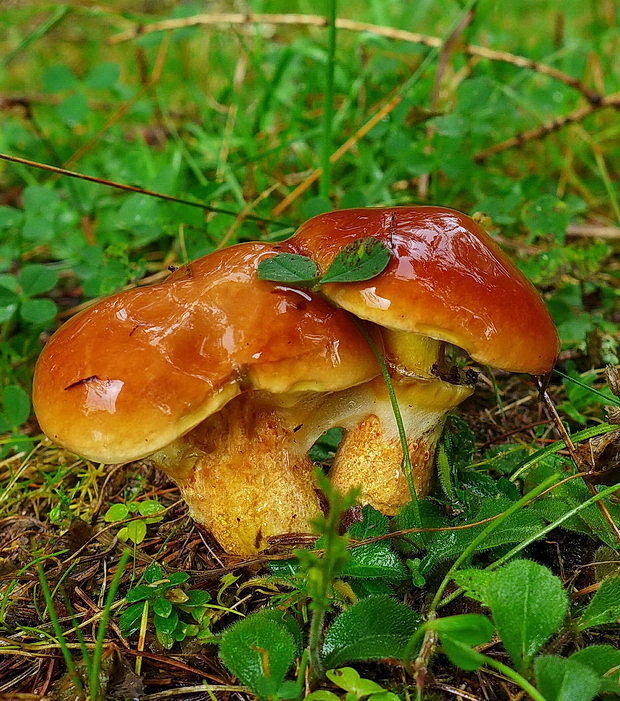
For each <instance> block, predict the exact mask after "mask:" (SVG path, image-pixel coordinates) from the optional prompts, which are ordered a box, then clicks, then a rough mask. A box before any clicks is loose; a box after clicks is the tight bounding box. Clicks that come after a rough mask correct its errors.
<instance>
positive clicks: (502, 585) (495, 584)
mask: <svg viewBox="0 0 620 701" xmlns="http://www.w3.org/2000/svg"><path fill="white" fill-rule="evenodd" d="M486 590H487V595H488V600H487V601H486V602H485V603H486V604H487V605H488V606H489V607H490V609H491V612H492V614H493V620H494V621H495V626H496V627H497V631H498V633H499V635H500V637H501V639H502V642H503V643H504V647H505V648H506V650H507V651H508V653H509V655H510V657H511V658H512V660H513V662H514V663H515V665H516V666H517V668H518V669H519V670H522V671H525V670H526V669H527V668H528V667H529V665H530V662H531V661H532V659H533V658H534V655H535V654H536V653H537V652H538V651H539V650H540V648H541V647H542V646H543V645H544V644H545V643H546V642H547V640H548V639H549V638H550V637H551V636H552V635H553V634H554V633H555V631H556V630H557V629H558V628H559V626H560V624H561V623H562V621H563V620H564V617H565V616H566V610H567V608H568V598H567V596H566V591H565V590H564V587H563V586H562V582H561V580H560V579H559V578H558V577H556V576H555V575H554V574H552V573H551V571H550V570H548V569H547V568H546V567H543V566H542V565H539V564H537V563H536V562H531V561H530V560H516V561H514V562H511V563H509V564H508V565H505V566H504V567H502V568H500V569H499V570H497V572H496V573H495V577H494V578H493V580H492V581H491V582H490V583H489V584H488V586H487V588H486Z"/></svg>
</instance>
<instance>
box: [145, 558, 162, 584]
mask: <svg viewBox="0 0 620 701" xmlns="http://www.w3.org/2000/svg"><path fill="white" fill-rule="evenodd" d="M144 579H145V580H146V581H147V582H148V583H149V584H153V582H158V581H159V580H160V579H164V570H163V569H162V567H161V565H158V564H157V563H156V562H153V563H152V564H150V565H149V566H148V567H147V568H146V569H145V570H144Z"/></svg>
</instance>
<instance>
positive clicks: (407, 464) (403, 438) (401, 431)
mask: <svg viewBox="0 0 620 701" xmlns="http://www.w3.org/2000/svg"><path fill="white" fill-rule="evenodd" d="M353 321H354V322H355V325H356V326H357V328H358V329H359V330H360V332H361V334H362V336H364V338H365V339H366V341H367V342H368V345H369V346H370V349H371V350H372V352H373V353H374V355H375V357H376V358H377V362H378V363H379V367H380V368H381V374H382V375H383V379H384V380H385V384H386V385H387V391H388V395H389V397H390V403H391V405H392V411H393V412H394V419H395V420H396V426H397V427H398V436H399V438H400V445H401V447H402V449H403V471H404V473H405V475H406V477H407V484H408V485H409V493H410V495H411V501H412V503H413V504H414V508H415V512H416V518H417V520H418V523H419V525H420V526H421V525H422V523H421V522H420V507H419V505H418V495H417V494H416V491H415V484H414V481H413V468H412V467H411V457H410V455H409V445H408V443H407V433H406V432H405V425H404V424H403V417H402V415H401V413H400V407H399V406H398V398H397V397H396V392H395V391H394V385H393V383H392V378H391V377H390V372H389V370H388V368H387V365H386V364H385V359H384V358H383V355H382V353H381V351H380V350H379V348H378V347H377V344H376V343H375V342H374V340H373V338H372V336H371V335H370V334H369V333H368V331H367V330H366V328H365V327H364V325H363V324H362V323H361V322H358V321H357V320H356V319H355V317H353Z"/></svg>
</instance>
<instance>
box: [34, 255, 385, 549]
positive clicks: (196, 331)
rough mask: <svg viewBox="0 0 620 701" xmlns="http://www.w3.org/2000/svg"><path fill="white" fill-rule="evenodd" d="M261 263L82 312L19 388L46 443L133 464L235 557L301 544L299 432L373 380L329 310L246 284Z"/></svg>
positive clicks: (354, 339) (309, 296) (304, 463)
mask: <svg viewBox="0 0 620 701" xmlns="http://www.w3.org/2000/svg"><path fill="white" fill-rule="evenodd" d="M277 252H278V249H277V247H274V246H271V245H267V244H261V243H247V244H239V245H237V246H233V247H232V248H229V249H224V250H222V251H219V252H216V253H213V254H211V255H209V256H206V257H204V258H201V259H199V260H197V261H195V262H193V263H191V264H189V265H184V266H182V267H181V268H179V269H178V270H176V271H175V272H174V273H172V274H171V275H170V276H169V277H168V278H167V279H166V280H165V281H164V282H163V283H161V284H157V285H153V286H150V287H139V288H135V289H132V290H129V291H126V292H121V293H119V294H116V295H114V296H112V297H109V298H107V299H104V300H103V301H100V302H98V303H97V304H95V305H94V306H92V307H90V308H89V309H88V310H86V311H84V312H82V313H81V314H79V315H77V316H76V317H74V318H72V319H71V320H70V321H68V322H67V323H66V324H65V325H64V326H62V327H61V328H60V329H59V330H58V331H57V332H56V333H55V334H54V335H53V336H52V338H51V339H50V340H49V342H48V343H47V345H46V346H45V348H44V349H43V351H42V353H41V355H40V357H39V360H38V362H37V366H36V371H35V378H34V392H33V396H34V407H35V411H36V414H37V417H38V420H39V423H40V425H41V428H42V429H43V431H44V432H45V433H46V434H47V435H48V436H49V437H50V438H51V439H52V440H53V441H55V442H56V443H59V444H61V445H63V446H65V447H66V448H68V449H70V450H72V451H74V452H75V453H77V454H79V455H82V456H84V457H86V458H88V459H90V460H95V461H98V462H104V463H120V462H127V461H131V460H137V459H141V458H148V460H150V461H151V462H152V463H154V464H155V465H156V466H157V467H159V468H160V469H162V470H164V471H165V472H166V473H167V474H168V475H170V476H171V477H172V478H173V479H174V480H175V481H176V482H177V484H178V485H179V487H180V489H181V492H182V495H183V497H184V499H185V500H186V502H187V503H188V505H189V509H190V513H191V515H192V516H193V518H194V519H195V520H196V521H198V522H199V523H202V524H204V525H205V526H206V527H207V529H209V530H210V531H211V532H212V533H213V535H214V536H215V538H216V539H217V540H218V542H219V543H220V544H221V545H222V547H223V548H224V549H225V550H226V551H228V552H234V553H237V554H240V555H248V554H251V553H254V552H256V551H257V550H259V549H261V548H262V547H264V546H265V544H266V541H267V538H269V537H270V536H273V535H276V534H280V533H291V532H304V531H308V530H309V528H310V520H311V519H312V518H314V517H315V516H317V515H318V514H319V513H320V507H319V500H318V497H317V494H316V491H315V486H314V483H313V477H312V464H311V462H310V460H309V459H308V457H307V455H306V452H307V450H308V448H309V447H310V445H312V443H313V442H314V440H316V438H317V437H318V435H320V431H321V430H322V426H319V424H312V421H311V417H312V415H313V413H314V412H315V411H316V409H317V407H318V405H319V404H320V401H321V400H322V398H323V397H324V395H325V394H326V393H330V392H338V391H339V390H344V389H346V388H349V387H351V386H352V385H356V384H360V383H364V382H366V381H368V380H369V379H370V378H372V377H374V376H375V375H377V373H378V371H379V370H378V366H377V363H376V359H375V358H374V356H373V355H372V353H371V351H370V349H369V348H368V344H367V343H366V341H365V340H364V338H363V337H362V336H361V334H360V332H359V330H358V328H357V326H356V325H355V324H354V322H353V321H352V319H351V318H350V317H349V315H348V314H347V313H346V312H345V311H343V310H342V309H337V308H335V307H333V306H332V305H330V304H329V303H328V302H326V301H325V300H323V299H322V298H320V297H319V296H317V295H316V294H314V293H311V292H307V291H303V290H299V289H296V288H293V287H288V286H285V285H280V284H274V283H271V282H266V281H263V280H259V279H258V277H257V274H256V269H257V266H258V264H259V263H260V261H261V260H263V259H265V258H267V257H270V256H273V255H275V254H276V253H277ZM313 425H314V429H313V428H312V426H313ZM317 431H318V432H319V433H317Z"/></svg>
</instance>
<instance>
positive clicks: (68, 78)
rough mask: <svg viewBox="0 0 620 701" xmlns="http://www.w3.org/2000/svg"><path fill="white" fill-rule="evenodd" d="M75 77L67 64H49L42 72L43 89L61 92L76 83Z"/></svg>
mask: <svg viewBox="0 0 620 701" xmlns="http://www.w3.org/2000/svg"><path fill="white" fill-rule="evenodd" d="M77 82H78V80H77V78H76V77H75V75H74V73H73V72H72V71H71V69H70V68H69V66H65V65H64V64H56V65H54V66H49V68H47V69H46V70H45V73H43V90H45V92H62V91H63V90H70V89H71V88H73V87H75V86H76V85H77Z"/></svg>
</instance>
